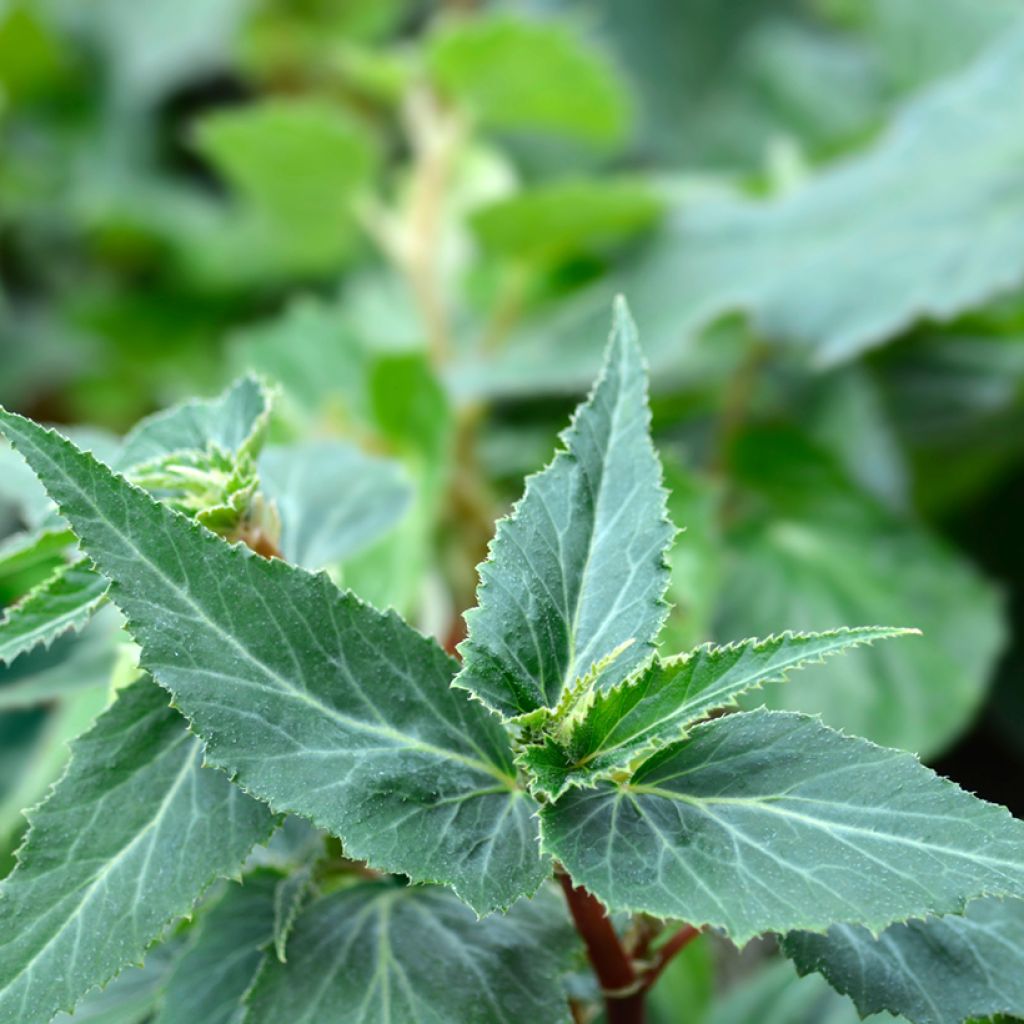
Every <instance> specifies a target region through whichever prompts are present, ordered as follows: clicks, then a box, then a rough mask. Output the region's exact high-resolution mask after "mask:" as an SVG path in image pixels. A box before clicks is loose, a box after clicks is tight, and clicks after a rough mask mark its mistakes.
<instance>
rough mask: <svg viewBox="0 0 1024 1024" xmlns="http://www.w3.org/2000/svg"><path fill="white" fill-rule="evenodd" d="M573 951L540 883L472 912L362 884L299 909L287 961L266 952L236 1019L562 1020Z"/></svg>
mask: <svg viewBox="0 0 1024 1024" xmlns="http://www.w3.org/2000/svg"><path fill="white" fill-rule="evenodd" d="M574 951H575V942H574V941H573V933H572V929H571V927H570V925H569V923H568V921H567V919H566V915H565V910H564V908H563V906H562V905H561V904H560V902H559V900H558V897H557V896H556V895H555V894H554V893H552V892H550V891H549V890H547V889H542V890H541V891H540V892H539V893H538V894H537V897H536V898H535V899H533V900H520V901H519V902H518V903H517V904H516V905H515V906H514V907H513V908H512V909H511V910H510V911H509V912H508V913H507V914H504V915H495V916H493V917H488V918H486V919H485V920H483V921H479V920H477V919H476V918H475V917H474V916H473V914H472V913H471V912H470V911H469V910H467V909H466V908H465V907H464V906H462V905H461V904H460V903H459V902H458V901H457V900H456V899H454V898H453V897H452V896H451V894H450V893H447V892H445V891H444V890H443V889H436V888H423V887H400V886H396V885H395V884H394V883H364V884H361V885H357V886H354V887H352V888H348V889H343V890H342V891H341V892H336V893H333V894H331V895H328V896H324V897H322V898H320V899H318V900H317V901H316V902H314V903H313V904H311V905H310V906H309V907H308V908H307V909H306V910H305V911H303V913H302V914H301V915H300V917H299V919H298V921H297V923H296V926H295V932H294V934H293V936H292V939H291V942H290V943H289V946H288V962H287V963H284V964H283V963H280V962H278V961H277V960H276V959H274V958H272V957H267V959H266V960H265V961H264V963H263V967H262V968H261V970H260V973H259V976H258V977H257V980H256V983H255V985H254V986H253V988H252V990H251V991H250V993H249V995H248V996H247V998H246V1002H247V1005H248V1011H247V1013H246V1016H245V1018H244V1020H245V1024H277V1022H279V1021H283V1020H288V1021H289V1022H290V1024H369V1022H371V1021H372V1022H373V1024H522V1022H524V1021H530V1022H533V1024H568V1021H569V1019H570V1018H569V1009H568V1004H567V1001H566V998H565V995H564V992H563V989H562V984H561V973H562V971H563V970H564V969H565V968H566V966H567V963H568V961H569V959H570V958H571V957H572V955H573V953H574Z"/></svg>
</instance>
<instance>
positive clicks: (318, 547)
mask: <svg viewBox="0 0 1024 1024" xmlns="http://www.w3.org/2000/svg"><path fill="white" fill-rule="evenodd" d="M259 470H260V483H261V489H262V490H263V493H264V494H265V495H266V496H267V497H268V498H271V499H272V500H273V501H274V502H275V504H276V505H277V509H278V512H279V513H280V516H281V551H282V553H283V554H284V557H285V558H286V559H287V560H288V561H289V562H292V563H294V564H295V565H301V566H304V567H305V568H307V569H322V568H324V567H325V566H328V565H333V564H334V563H336V562H340V561H341V560H342V559H345V558H348V557H349V556H351V555H354V554H356V553H357V552H358V551H360V550H362V549H364V548H365V547H367V546H368V545H369V544H371V543H372V542H373V541H375V540H377V538H378V537H380V536H381V535H382V534H384V533H386V532H387V531H388V530H390V529H391V528H392V527H393V526H395V524H396V523H397V522H398V521H399V520H400V519H401V518H402V517H403V515H404V514H405V513H406V511H407V509H408V506H409V502H410V501H411V500H412V488H411V487H410V484H409V481H408V479H407V477H406V475H405V474H404V473H403V472H402V469H401V467H400V466H399V464H398V463H396V462H392V461H389V460H386V459H380V458H374V457H373V456H370V455H365V454H364V453H363V452H361V451H360V450H359V449H358V448H356V447H355V446H354V445H351V444H346V443H344V442H342V441H308V442H305V443H303V444H296V445H289V446H288V447H275V448H269V449H267V450H266V451H265V452H264V453H263V454H262V456H261V457H260V462H259Z"/></svg>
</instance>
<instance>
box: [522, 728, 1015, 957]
mask: <svg viewBox="0 0 1024 1024" xmlns="http://www.w3.org/2000/svg"><path fill="white" fill-rule="evenodd" d="M541 817H542V834H543V839H544V847H545V849H546V850H547V852H549V853H551V854H552V855H553V856H555V857H557V858H558V859H559V860H560V861H561V862H562V863H563V864H564V865H565V867H566V869H567V870H568V871H569V873H570V875H571V876H572V878H573V881H574V882H576V883H577V884H578V885H584V886H586V887H587V888H588V889H589V890H590V891H591V892H593V893H594V894H595V895H596V896H597V897H598V898H599V899H601V900H602V901H603V902H604V903H605V904H606V905H607V906H608V907H609V908H610V909H612V910H631V911H645V912H647V913H651V914H655V915H657V916H659V917H674V918H679V919H681V920H684V921H689V922H690V923H692V924H695V925H704V924H711V925H713V926H715V927H719V928H722V929H724V930H725V932H726V933H727V934H728V936H729V937H730V938H731V939H733V941H735V942H736V943H738V944H742V943H744V942H746V941H748V940H749V939H751V938H753V937H754V936H755V935H759V934H761V933H762V932H766V931H790V930H793V929H804V930H809V931H819V930H824V929H825V928H828V927H829V926H830V925H832V924H835V923H837V922H841V923H856V924H862V925H864V926H865V927H868V928H871V929H874V930H878V929H881V928H884V927H886V926H887V925H889V924H891V923H893V922H895V921H898V920H902V919H904V918H907V917H910V916H921V915H925V914H930V913H939V914H941V913H949V912H959V911H960V910H962V908H963V907H964V905H965V904H966V903H967V902H968V901H969V900H971V899H973V898H976V897H978V896H982V895H986V894H989V895H1011V896H1012V895H1022V894H1024V822H1020V821H1016V820H1014V819H1013V818H1011V817H1010V814H1009V812H1008V811H1006V809H1005V808H1002V807H996V806H994V805H992V804H986V803H984V802H982V801H980V800H977V799H975V798H974V797H972V796H970V795H969V794H967V793H965V792H963V790H961V789H959V788H958V787H957V786H955V785H954V784H953V783H951V782H948V781H947V780H945V779H940V778H939V777H938V776H936V775H935V774H934V773H933V772H931V771H929V770H928V769H927V768H925V767H923V766H922V765H921V764H920V762H918V761H917V759H916V758H914V757H913V756H912V755H910V754H905V753H902V752H900V751H895V750H887V749H885V748H884V747H876V746H874V745H872V744H870V743H868V742H867V741H866V740H860V739H853V738H850V737H847V736H843V735H842V734H840V733H837V732H833V731H832V730H831V729H828V728H827V727H826V726H824V725H822V724H821V723H820V722H818V721H817V720H815V719H813V718H808V717H806V716H804V715H795V714H788V713H785V712H773V711H751V712H747V713H740V714H734V715H728V716H726V717H725V718H719V719H715V720H713V721H711V722H708V723H706V724H704V725H700V726H697V727H696V728H695V729H694V730H693V732H692V734H691V737H690V738H689V739H688V740H684V741H683V742H682V743H677V744H674V745H673V746H670V747H667V748H665V749H664V750H661V751H659V752H658V753H656V754H654V755H653V756H652V757H651V758H649V759H648V760H647V761H646V762H644V764H643V765H641V766H640V768H639V769H638V770H637V771H636V773H635V774H634V775H633V777H632V778H631V779H630V780H629V781H628V782H624V783H620V784H617V785H616V784H611V783H604V784H602V785H601V786H600V787H599V788H597V789H585V790H580V789H573V790H569V792H568V793H566V795H565V796H563V797H562V798H561V799H560V800H559V801H558V802H557V803H555V804H549V805H548V806H546V807H545V808H544V810H543V811H542V814H541Z"/></svg>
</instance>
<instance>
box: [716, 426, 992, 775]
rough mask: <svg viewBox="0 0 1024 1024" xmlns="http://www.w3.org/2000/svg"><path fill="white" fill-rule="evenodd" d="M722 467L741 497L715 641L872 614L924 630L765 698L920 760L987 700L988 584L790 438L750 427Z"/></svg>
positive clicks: (810, 673) (826, 625) (814, 671)
mask: <svg viewBox="0 0 1024 1024" xmlns="http://www.w3.org/2000/svg"><path fill="white" fill-rule="evenodd" d="M732 461H733V474H732V478H733V480H734V482H735V483H736V484H739V485H741V486H742V489H743V493H744V499H743V500H742V501H738V502H737V507H736V513H737V514H736V515H735V517H734V520H733V523H732V525H731V529H730V530H729V536H728V543H729V549H730V550H729V553H730V558H729V560H728V566H729V568H728V571H727V573H726V575H725V579H724V581H723V586H722V590H721V593H720V595H719V608H718V612H717V615H716V624H715V632H716V634H717V635H719V636H723V637H730V636H749V635H751V634H754V635H756V634H758V633H764V632H767V631H770V630H771V629H773V628H775V627H776V626H777V624H778V623H780V622H782V623H785V624H786V625H787V626H790V627H792V628H794V629H801V630H824V629H831V628H833V627H835V626H838V625H840V624H841V623H844V622H855V623H856V622H861V623H867V622H875V621H879V620H880V621H882V622H909V623H913V625H915V626H918V627H919V628H920V629H921V631H922V632H923V633H924V636H925V638H926V639H925V641H924V642H923V643H901V644H885V645H880V646H878V647H872V648H863V649H861V650H858V651H852V652H851V653H850V654H849V656H848V657H845V658H843V659H841V660H840V661H837V662H835V663H833V664H831V665H830V666H829V667H828V668H827V669H822V668H818V667H816V666H810V667H809V668H808V669H807V671H806V672H802V673H801V674H800V675H799V677H797V678H794V679H793V680H792V682H791V684H790V685H789V686H786V687H779V688H773V689H772V690H770V691H766V692H765V693H764V694H763V703H765V704H767V705H768V706H769V707H773V708H776V709H780V710H794V711H797V710H799V711H807V712H812V713H820V714H821V715H822V717H823V718H824V720H825V721H826V722H827V723H828V724H829V725H831V726H833V727H835V728H837V729H842V730H844V731H846V732H851V733H855V734H857V735H861V736H865V737H867V738H868V739H871V740H873V741H875V742H876V743H882V744H885V745H888V746H898V747H903V748H904V749H907V750H912V751H914V752H916V753H919V754H920V755H921V756H922V757H931V756H934V755H935V754H936V753H937V752H939V751H941V750H943V749H944V748H946V747H947V746H948V745H949V744H950V742H951V741H952V740H953V739H954V738H955V737H956V736H957V734H958V733H959V732H960V731H961V730H962V729H963V728H964V727H965V726H966V725H967V724H968V723H969V722H970V720H971V716H972V714H974V713H975V711H976V709H977V708H978V707H979V705H980V704H981V702H982V700H983V699H984V696H985V692H986V690H987V687H988V684H989V682H990V680H991V677H992V672H993V670H994V668H995V664H996V660H997V658H998V655H999V652H1000V650H1001V648H1002V645H1003V642H1004V637H1003V634H1004V628H1005V627H1004V626H1003V622H1002V618H1003V616H1002V609H1001V603H1002V602H1001V600H1000V597H999V594H998V593H997V591H996V590H995V588H994V587H993V586H992V585H991V584H990V583H989V582H988V581H987V580H985V579H984V578H983V577H982V576H981V575H980V574H979V572H978V570H977V569H976V568H975V567H974V566H973V565H971V564H970V563H969V562H968V561H967V560H966V559H965V558H963V557H962V556H961V555H959V554H958V553H957V552H955V551H953V550H951V549H950V548H949V547H948V546H947V545H946V544H945V543H943V542H942V541H940V540H939V539H938V538H936V537H934V536H932V535H931V534H930V533H929V532H928V531H927V530H926V529H925V528H924V527H923V526H922V525H920V524H918V523H915V522H913V521H906V520H904V519H902V518H900V517H897V516H895V515H893V514H892V513H890V512H888V511H886V510H884V509H882V508H880V507H879V506H878V505H877V504H876V503H875V502H874V501H873V500H872V499H870V498H868V497H867V496H866V495H863V494H862V493H859V492H858V491H856V490H855V489H854V488H853V487H852V486H851V485H850V484H849V482H848V481H847V480H846V479H845V478H844V477H842V475H841V471H840V470H839V469H838V467H837V466H836V465H835V464H834V463H832V462H831V461H829V460H826V459H823V458H821V456H820V454H819V453H817V452H815V451H811V450H808V449H807V445H806V442H804V441H802V440H801V438H800V436H799V435H796V434H793V433H791V432H787V431H781V430H780V431H771V432H764V431H762V432H758V433H757V434H752V435H750V436H748V437H745V438H744V439H743V440H742V441H741V442H740V443H739V444H738V445H737V447H736V449H735V457H734V459H733V460H732ZM738 489H739V488H738ZM897 567H898V568H897ZM761 699H762V698H761V695H759V702H760V701H761Z"/></svg>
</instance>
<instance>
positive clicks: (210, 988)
mask: <svg viewBox="0 0 1024 1024" xmlns="http://www.w3.org/2000/svg"><path fill="white" fill-rule="evenodd" d="M280 882H281V876H280V875H279V874H277V872H275V871H269V870H267V869H263V870H260V871H255V872H253V873H251V874H249V875H247V876H246V877H245V878H244V879H243V881H242V883H241V884H231V885H229V886H228V888H227V890H226V891H225V892H224V895H223V896H221V898H220V899H219V900H218V901H217V902H216V903H215V904H214V905H213V906H212V907H210V908H209V909H207V910H206V911H205V912H204V913H203V916H202V918H201V920H200V922H199V925H198V928H197V931H196V935H195V938H194V939H193V941H192V942H191V944H190V945H189V947H188V948H187V949H186V950H185V952H184V954H183V955H182V956H181V957H179V959H178V961H177V962H176V963H175V965H174V968H173V970H172V971H171V973H170V976H169V977H168V979H167V983H166V988H165V991H164V994H163V997H162V999H161V1001H160V1012H159V1013H158V1014H157V1016H156V1020H155V1021H154V1024H196V1022H197V1021H202V1024H236V1022H238V1021H240V1020H241V1017H242V996H243V995H244V994H245V991H246V989H248V987H249V986H250V985H251V984H252V981H253V978H254V976H255V974H256V968H257V967H259V964H260V961H261V960H262V959H263V949H264V948H265V947H266V946H267V945H269V943H270V940H271V938H272V937H273V933H274V893H275V891H276V890H277V887H278V885H279V884H280Z"/></svg>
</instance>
